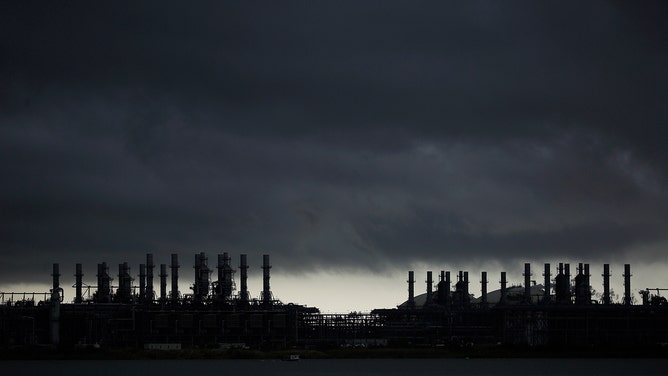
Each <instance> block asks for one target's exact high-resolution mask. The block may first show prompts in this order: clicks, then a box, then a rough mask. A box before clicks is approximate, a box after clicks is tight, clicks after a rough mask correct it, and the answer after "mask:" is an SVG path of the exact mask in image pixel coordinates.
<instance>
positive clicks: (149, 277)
mask: <svg viewBox="0 0 668 376" xmlns="http://www.w3.org/2000/svg"><path fill="white" fill-rule="evenodd" d="M153 268H154V265H153V254H152V253H147V254H146V299H145V301H146V302H147V303H149V304H151V303H152V302H153V298H154V293H153Z"/></svg>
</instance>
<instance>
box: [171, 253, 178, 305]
mask: <svg viewBox="0 0 668 376" xmlns="http://www.w3.org/2000/svg"><path fill="white" fill-rule="evenodd" d="M170 268H171V269H172V291H171V300H172V304H177V303H178V302H179V295H180V293H179V255H177V254H176V253H172V264H171V265H170Z"/></svg>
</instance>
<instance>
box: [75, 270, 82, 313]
mask: <svg viewBox="0 0 668 376" xmlns="http://www.w3.org/2000/svg"><path fill="white" fill-rule="evenodd" d="M74 278H75V279H74V294H75V295H74V303H75V304H81V303H83V297H82V296H81V287H82V286H83V271H82V267H81V264H76V273H75V274H74Z"/></svg>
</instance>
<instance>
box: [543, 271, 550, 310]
mask: <svg viewBox="0 0 668 376" xmlns="http://www.w3.org/2000/svg"><path fill="white" fill-rule="evenodd" d="M543 276H544V277H545V282H544V285H545V292H544V293H543V303H548V302H549V301H550V290H551V289H552V288H551V286H550V285H551V282H552V281H551V277H552V276H551V275H550V264H549V263H546V264H545V271H544V272H543Z"/></svg>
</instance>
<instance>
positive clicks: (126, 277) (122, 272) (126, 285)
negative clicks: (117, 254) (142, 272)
mask: <svg viewBox="0 0 668 376" xmlns="http://www.w3.org/2000/svg"><path fill="white" fill-rule="evenodd" d="M116 297H117V299H118V301H119V302H121V303H129V302H130V300H131V299H132V277H130V267H129V266H128V263H127V262H124V263H122V264H118V291H117V293H116Z"/></svg>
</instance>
